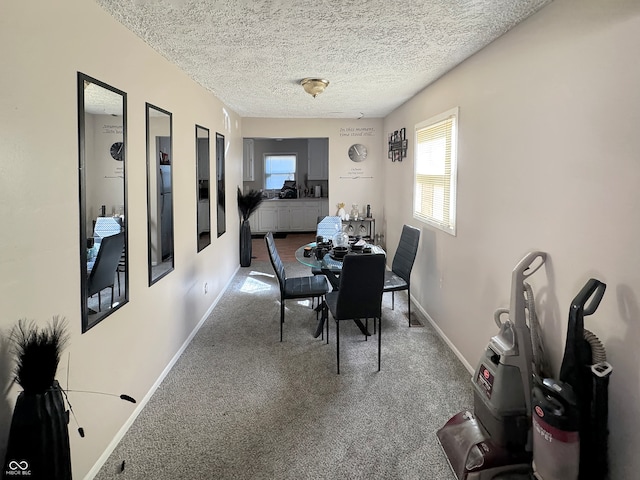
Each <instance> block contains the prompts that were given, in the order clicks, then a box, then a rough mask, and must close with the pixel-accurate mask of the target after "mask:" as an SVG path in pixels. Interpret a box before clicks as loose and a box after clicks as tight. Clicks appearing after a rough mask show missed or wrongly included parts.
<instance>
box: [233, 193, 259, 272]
mask: <svg viewBox="0 0 640 480" xmlns="http://www.w3.org/2000/svg"><path fill="white" fill-rule="evenodd" d="M261 203H262V192H258V191H256V190H249V191H248V192H247V193H245V194H243V193H242V191H241V190H240V187H238V212H239V213H240V217H241V218H242V222H241V223H240V266H241V267H248V266H250V265H251V254H252V246H251V225H250V224H249V217H251V215H252V214H253V212H255V211H256V210H257V209H258V207H259V206H260V204H261Z"/></svg>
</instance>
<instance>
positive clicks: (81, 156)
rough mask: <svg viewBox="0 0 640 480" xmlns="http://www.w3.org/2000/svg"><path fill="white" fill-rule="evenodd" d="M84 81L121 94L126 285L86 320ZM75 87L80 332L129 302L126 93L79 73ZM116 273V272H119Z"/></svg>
mask: <svg viewBox="0 0 640 480" xmlns="http://www.w3.org/2000/svg"><path fill="white" fill-rule="evenodd" d="M85 81H86V82H88V83H93V84H95V85H97V86H99V87H101V88H104V89H105V90H109V91H111V92H113V93H115V94H117V95H120V96H121V97H122V143H123V147H122V148H123V150H122V152H123V153H122V155H123V157H122V190H123V202H124V212H123V215H124V222H123V225H122V227H123V229H124V259H125V270H124V278H125V286H124V298H123V300H122V301H121V302H119V303H118V304H117V305H115V306H114V307H113V308H110V309H109V310H107V311H105V312H104V314H103V315H101V316H99V317H98V318H96V319H95V320H94V321H90V319H89V305H88V300H89V296H88V292H87V288H88V281H87V280H88V279H87V276H88V269H87V241H88V237H87V205H86V200H87V195H86V194H87V179H86V170H87V169H86V166H87V152H86V146H87V142H86V139H85V134H86V128H85V121H86V116H85V115H86V112H85ZM77 83H78V85H77V87H78V92H77V94H78V174H79V182H78V184H79V202H78V203H79V213H80V221H79V222H78V223H79V225H80V310H81V317H82V333H85V332H87V331H88V330H89V329H91V328H93V327H95V326H96V325H97V324H99V323H100V322H102V321H103V320H104V319H106V318H107V317H108V316H109V315H111V314H112V313H114V312H115V311H116V310H119V309H120V308H122V307H123V306H124V305H125V304H127V303H128V302H129V268H128V267H129V236H128V235H129V234H128V230H129V229H128V228H127V222H128V218H129V217H128V215H127V173H126V172H127V168H126V163H127V162H126V159H127V154H126V152H127V94H126V92H123V91H122V90H119V89H117V88H115V87H112V86H111V85H108V84H106V83H104V82H101V81H100V80H97V79H95V78H93V77H90V76H89V75H86V74H84V73H82V72H78V74H77ZM118 275H119V273H118Z"/></svg>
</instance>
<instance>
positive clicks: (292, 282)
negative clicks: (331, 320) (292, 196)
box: [264, 232, 329, 341]
mask: <svg viewBox="0 0 640 480" xmlns="http://www.w3.org/2000/svg"><path fill="white" fill-rule="evenodd" d="M264 239H265V242H266V244H267V252H268V253H269V259H270V260H271V265H272V266H273V270H274V271H275V273H276V277H277V278H278V284H279V286H280V341H282V325H283V324H284V309H285V300H292V299H297V298H312V299H315V298H317V299H318V303H319V304H320V302H321V301H322V300H323V299H324V296H325V294H326V293H327V292H328V291H329V282H328V280H327V277H325V276H324V275H310V276H306V277H291V278H288V277H287V274H286V272H285V269H284V264H283V263H282V260H281V259H280V254H279V253H278V250H277V249H276V244H275V241H274V240H273V233H271V232H269V233H267V234H266V235H265V236H264ZM318 313H319V312H317V311H316V317H317V315H318Z"/></svg>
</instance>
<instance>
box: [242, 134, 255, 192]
mask: <svg viewBox="0 0 640 480" xmlns="http://www.w3.org/2000/svg"><path fill="white" fill-rule="evenodd" d="M242 152H243V164H242V180H243V181H245V182H253V180H254V174H253V170H254V168H253V166H254V161H253V139H252V138H245V139H244V140H242Z"/></svg>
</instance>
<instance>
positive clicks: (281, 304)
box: [280, 299, 284, 341]
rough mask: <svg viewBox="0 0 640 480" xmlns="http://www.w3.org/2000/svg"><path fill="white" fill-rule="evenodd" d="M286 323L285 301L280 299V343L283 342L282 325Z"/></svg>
mask: <svg viewBox="0 0 640 480" xmlns="http://www.w3.org/2000/svg"><path fill="white" fill-rule="evenodd" d="M283 323H284V299H280V341H282V324H283Z"/></svg>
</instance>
